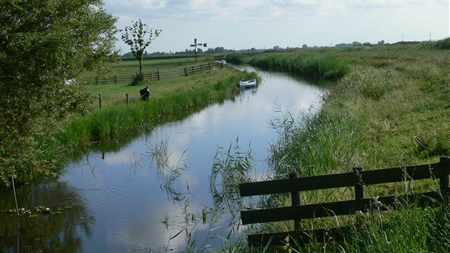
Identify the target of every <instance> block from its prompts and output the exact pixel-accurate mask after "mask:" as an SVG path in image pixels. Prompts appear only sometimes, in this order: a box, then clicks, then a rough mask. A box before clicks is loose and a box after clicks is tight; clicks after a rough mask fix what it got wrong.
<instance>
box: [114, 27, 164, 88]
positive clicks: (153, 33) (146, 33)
mask: <svg viewBox="0 0 450 253" xmlns="http://www.w3.org/2000/svg"><path fill="white" fill-rule="evenodd" d="M161 32H162V30H159V29H155V30H153V28H148V26H147V24H144V23H142V21H141V20H140V19H139V21H136V22H134V23H133V25H132V26H127V27H125V31H124V32H122V40H123V41H124V42H125V44H127V45H128V46H130V47H131V53H132V54H133V56H134V57H136V59H137V60H138V61H139V78H141V80H143V73H142V60H143V59H144V52H145V49H146V48H147V47H148V46H150V44H151V43H152V41H154V40H155V39H156V38H157V37H158V36H159V34H160V33H161Z"/></svg>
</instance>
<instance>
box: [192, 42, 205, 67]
mask: <svg viewBox="0 0 450 253" xmlns="http://www.w3.org/2000/svg"><path fill="white" fill-rule="evenodd" d="M201 46H203V47H206V46H207V43H197V39H196V38H195V39H194V44H191V47H194V48H195V62H196V63H197V47H201Z"/></svg>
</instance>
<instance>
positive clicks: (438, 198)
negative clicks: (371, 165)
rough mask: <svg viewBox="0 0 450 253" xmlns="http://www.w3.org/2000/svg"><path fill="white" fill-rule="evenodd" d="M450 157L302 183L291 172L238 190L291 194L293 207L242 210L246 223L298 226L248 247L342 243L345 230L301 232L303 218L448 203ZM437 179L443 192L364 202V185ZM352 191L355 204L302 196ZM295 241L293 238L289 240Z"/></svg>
mask: <svg viewBox="0 0 450 253" xmlns="http://www.w3.org/2000/svg"><path fill="white" fill-rule="evenodd" d="M449 174H450V158H449V157H441V159H440V161H439V162H438V163H435V164H425V165H417V166H408V167H398V168H388V169H380V170H370V171H364V170H363V168H362V167H355V168H353V172H349V173H341V174H332V175H323V176H312V177H302V178H298V177H297V174H296V173H291V174H290V178H289V179H283V180H273V181H263V182H250V183H242V184H240V185H239V189H240V193H241V196H242V197H243V196H255V195H264V194H278V193H290V195H291V200H292V206H289V207H280V208H271V209H257V210H245V211H241V219H242V224H244V225H245V224H254V223H263V222H275V221H288V220H292V221H294V231H288V232H282V233H267V234H257V235H249V236H248V243H249V245H252V246H259V245H263V246H264V245H268V244H270V245H280V244H286V242H288V241H291V242H292V241H295V242H297V243H300V244H304V243H308V242H309V241H310V240H311V238H318V239H319V240H321V239H322V238H325V235H327V236H333V238H339V234H341V233H342V232H343V231H345V227H341V228H319V229H314V230H310V231H305V230H303V226H302V222H301V219H312V218H318V217H327V216H340V215H351V214H355V213H356V212H357V211H361V212H369V211H370V210H371V209H372V208H374V207H377V208H378V210H382V211H384V209H383V206H384V207H386V206H389V207H390V208H391V209H393V210H395V209H398V208H400V206H399V205H397V204H396V203H398V202H397V201H399V200H401V201H403V202H405V201H406V202H407V203H419V204H420V205H421V206H423V207H424V206H429V205H434V204H445V205H447V204H448V198H449V193H450V189H449ZM425 179H429V180H435V179H439V186H440V187H439V188H440V192H424V193H412V194H408V195H404V196H383V197H377V198H376V199H375V198H365V197H364V186H365V185H375V184H383V183H392V182H405V181H409V180H425ZM341 187H354V190H355V199H354V200H347V201H338V202H328V203H320V204H308V205H301V203H300V194H301V192H302V191H312V190H320V189H332V188H341ZM311 235H313V236H311ZM289 238H291V239H289Z"/></svg>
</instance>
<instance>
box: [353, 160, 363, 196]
mask: <svg viewBox="0 0 450 253" xmlns="http://www.w3.org/2000/svg"><path fill="white" fill-rule="evenodd" d="M363 170H364V168H363V167H353V172H355V175H356V183H355V199H356V200H361V199H364V183H363V180H362V174H361V172H362V171H363Z"/></svg>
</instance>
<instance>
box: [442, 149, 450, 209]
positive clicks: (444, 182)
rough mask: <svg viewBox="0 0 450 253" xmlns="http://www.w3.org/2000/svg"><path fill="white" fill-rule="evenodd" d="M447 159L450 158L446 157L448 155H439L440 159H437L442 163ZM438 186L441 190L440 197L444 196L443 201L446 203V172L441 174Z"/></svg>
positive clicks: (447, 185)
mask: <svg viewBox="0 0 450 253" xmlns="http://www.w3.org/2000/svg"><path fill="white" fill-rule="evenodd" d="M449 159H450V157H448V156H441V159H440V160H439V162H441V163H443V162H445V161H448V160H449ZM449 166H450V165H449ZM439 188H440V190H441V194H442V197H443V198H444V203H448V194H449V193H450V189H449V188H450V186H449V175H448V174H446V175H444V176H441V177H440V178H439Z"/></svg>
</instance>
